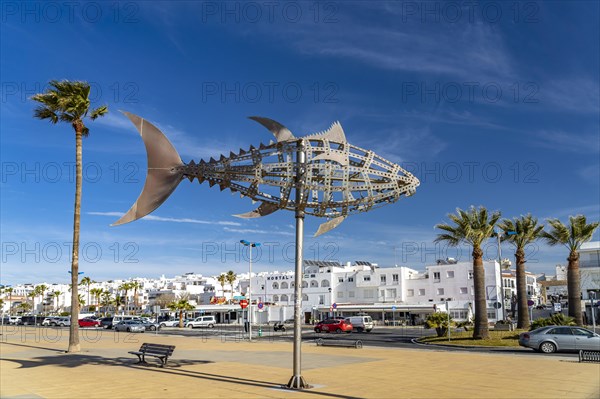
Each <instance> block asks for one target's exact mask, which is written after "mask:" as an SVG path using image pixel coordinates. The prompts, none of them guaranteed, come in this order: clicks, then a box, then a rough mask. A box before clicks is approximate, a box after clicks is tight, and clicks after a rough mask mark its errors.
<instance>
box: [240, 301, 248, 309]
mask: <svg viewBox="0 0 600 399" xmlns="http://www.w3.org/2000/svg"><path fill="white" fill-rule="evenodd" d="M240 306H241V307H242V309H246V307H248V300H247V299H242V300H241V301H240Z"/></svg>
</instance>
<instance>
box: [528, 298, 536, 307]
mask: <svg viewBox="0 0 600 399" xmlns="http://www.w3.org/2000/svg"><path fill="white" fill-rule="evenodd" d="M534 303H535V302H533V301H532V300H531V299H528V300H527V306H533V304H534Z"/></svg>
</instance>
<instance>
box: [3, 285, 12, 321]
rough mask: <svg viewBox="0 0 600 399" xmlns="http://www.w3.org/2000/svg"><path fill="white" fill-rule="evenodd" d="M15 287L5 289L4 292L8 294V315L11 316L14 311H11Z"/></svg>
mask: <svg viewBox="0 0 600 399" xmlns="http://www.w3.org/2000/svg"><path fill="white" fill-rule="evenodd" d="M13 291H14V290H13V287H8V288H5V289H4V292H5V293H7V294H8V315H9V316H10V315H11V312H12V309H11V302H12V293H13Z"/></svg>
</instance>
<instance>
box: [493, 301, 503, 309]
mask: <svg viewBox="0 0 600 399" xmlns="http://www.w3.org/2000/svg"><path fill="white" fill-rule="evenodd" d="M501 308H502V304H501V303H500V302H496V303H495V304H494V309H501Z"/></svg>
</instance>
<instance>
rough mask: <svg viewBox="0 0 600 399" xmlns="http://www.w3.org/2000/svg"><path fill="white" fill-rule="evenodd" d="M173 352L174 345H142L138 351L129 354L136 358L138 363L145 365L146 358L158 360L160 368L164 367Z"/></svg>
mask: <svg viewBox="0 0 600 399" xmlns="http://www.w3.org/2000/svg"><path fill="white" fill-rule="evenodd" d="M174 350H175V346H174V345H161V344H148V343H143V344H142V346H141V347H140V350H138V351H130V352H129V353H131V354H132V355H136V356H137V357H138V359H139V361H138V363H147V362H146V356H152V357H155V358H157V359H158V360H160V367H164V366H165V365H166V364H167V360H168V359H169V356H171V355H172V354H173V351H174Z"/></svg>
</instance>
